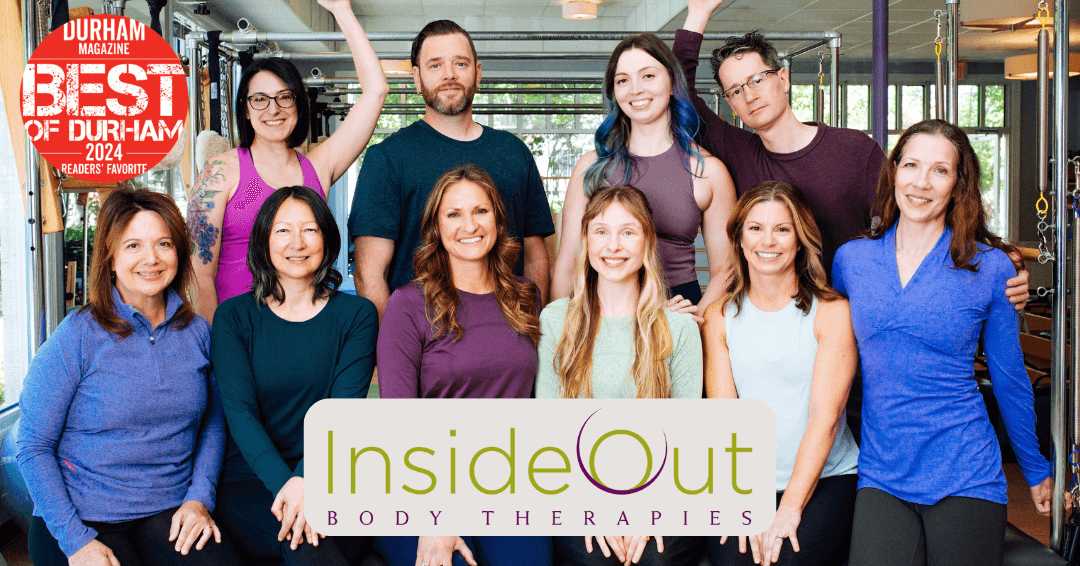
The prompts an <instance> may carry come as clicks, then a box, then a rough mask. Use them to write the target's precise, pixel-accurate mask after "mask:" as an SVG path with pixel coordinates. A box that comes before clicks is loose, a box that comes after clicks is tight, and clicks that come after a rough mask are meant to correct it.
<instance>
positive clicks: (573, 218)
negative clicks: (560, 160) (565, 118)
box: [548, 151, 596, 301]
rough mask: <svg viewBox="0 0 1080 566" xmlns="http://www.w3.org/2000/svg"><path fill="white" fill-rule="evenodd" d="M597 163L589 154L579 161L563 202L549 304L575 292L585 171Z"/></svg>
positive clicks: (583, 202) (585, 202)
mask: <svg viewBox="0 0 1080 566" xmlns="http://www.w3.org/2000/svg"><path fill="white" fill-rule="evenodd" d="M594 162H596V152H595V151H590V152H588V153H586V154H585V155H582V156H581V159H578V162H577V165H574V171H573V173H571V174H570V182H569V183H568V184H567V186H566V198H565V199H564V200H563V209H562V233H561V235H560V236H559V238H560V239H559V252H558V253H557V254H556V256H555V270H554V273H553V274H552V276H551V296H550V297H549V298H548V300H549V301H554V300H556V299H561V298H563V297H568V296H570V291H572V290H573V289H574V263H575V262H576V261H577V254H578V248H579V247H580V246H581V217H582V216H584V215H585V205H586V204H587V203H588V202H589V197H587V196H585V171H586V170H588V168H589V166H590V165H592V164H593V163H594Z"/></svg>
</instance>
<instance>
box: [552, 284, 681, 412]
mask: <svg viewBox="0 0 1080 566" xmlns="http://www.w3.org/2000/svg"><path fill="white" fill-rule="evenodd" d="M568 303H569V299H566V298H563V299H559V300H557V301H555V302H553V303H551V304H550V305H548V306H547V307H545V308H544V310H543V311H542V312H541V313H540V344H539V346H538V347H537V348H538V350H539V357H540V366H539V368H538V369H537V370H536V397H537V398H538V399H554V398H558V397H559V376H558V374H557V373H556V372H555V347H556V346H557V345H558V343H559V338H560V337H561V336H562V331H563V324H564V323H565V322H566V305H567V304H568ZM664 312H665V313H667V319H668V327H669V328H670V329H671V341H672V345H673V347H672V351H671V355H670V356H668V357H667V366H668V373H669V375H670V376H671V397H672V398H675V399H700V398H701V380H702V358H701V333H700V332H699V331H698V325H697V323H696V322H694V319H693V318H691V316H690V315H688V314H684V313H675V312H671V311H670V310H668V309H664ZM592 360H593V367H592V392H593V397H594V398H596V399H633V398H634V394H635V391H636V389H635V385H634V380H633V378H632V377H631V376H630V370H631V369H632V368H633V366H634V317H632V316H627V317H622V318H608V317H604V318H602V319H601V321H600V333H599V335H597V337H596V342H595V343H594V345H593V356H592Z"/></svg>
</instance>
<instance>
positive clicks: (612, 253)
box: [586, 201, 645, 283]
mask: <svg viewBox="0 0 1080 566" xmlns="http://www.w3.org/2000/svg"><path fill="white" fill-rule="evenodd" d="M586 245H587V246H588V254H589V265H591V266H592V268H593V269H594V270H596V273H597V274H598V275H599V276H600V278H601V279H603V280H605V281H609V282H611V283H623V282H626V281H629V280H635V281H636V280H637V276H638V271H639V270H640V269H641V267H642V265H643V264H644V262H645V229H644V227H643V226H642V225H641V222H640V221H639V220H638V219H637V218H635V217H634V215H633V214H631V213H630V211H629V210H627V209H626V207H625V206H623V205H622V203H620V202H619V201H613V202H612V203H611V204H609V205H608V207H607V208H605V209H604V211H603V212H601V213H600V214H599V215H598V216H596V217H595V218H593V219H592V220H590V221H589V224H588V226H587V228H586Z"/></svg>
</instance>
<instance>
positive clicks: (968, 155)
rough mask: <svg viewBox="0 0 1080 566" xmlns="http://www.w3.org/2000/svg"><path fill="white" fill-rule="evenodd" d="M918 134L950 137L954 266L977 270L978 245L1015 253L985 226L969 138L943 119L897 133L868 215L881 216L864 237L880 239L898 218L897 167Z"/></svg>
mask: <svg viewBox="0 0 1080 566" xmlns="http://www.w3.org/2000/svg"><path fill="white" fill-rule="evenodd" d="M918 134H926V135H931V136H941V137H943V138H945V139H946V140H949V142H950V143H952V145H953V149H955V150H956V184H955V185H953V190H952V198H951V199H950V200H949V205H948V208H946V209H945V225H946V226H948V227H949V228H950V229H951V230H952V232H953V235H952V242H950V243H949V255H951V256H952V262H953V267H954V269H966V270H968V271H975V272H977V271H978V270H979V265H978V263H972V260H974V259H975V254H976V253H977V252H978V251H979V244H983V245H986V246H990V247H991V248H997V249H999V250H1002V251H1004V252H1005V253H1007V254H1009V255H1010V256H1012V255H1015V254H1016V248H1014V247H1012V246H1010V245H1009V244H1006V243H1005V242H1003V241H1001V238H999V237H998V236H997V235H996V234H994V233H993V232H991V231H990V229H989V228H987V226H986V208H985V207H984V206H983V202H982V172H981V171H980V169H979V159H978V157H977V156H976V155H975V149H974V148H972V147H971V141H970V140H969V139H968V137H967V134H965V133H964V131H963V130H961V129H960V128H958V127H956V126H954V125H952V124H950V123H948V122H946V121H944V120H923V121H922V122H919V123H918V124H915V125H913V126H911V127H910V128H908V129H907V130H905V131H904V133H903V134H901V135H900V139H899V140H897V141H896V147H894V148H893V150H892V153H890V154H889V160H888V162H886V164H885V166H884V167H882V168H881V176H879V177H878V188H877V197H876V198H875V199H874V206H873V207H872V208H871V214H872V215H873V216H876V217H878V218H881V222H880V223H878V224H877V225H876V226H874V227H872V228H871V229H870V230H869V231H868V232H867V233H866V237H867V238H870V239H871V240H876V239H878V238H881V237H882V236H884V235H885V233H886V232H888V231H889V228H892V226H893V224H895V223H896V221H897V220H898V219H899V218H900V207H899V206H898V205H897V204H896V166H897V165H899V164H900V160H901V159H902V158H903V156H904V147H906V146H907V143H908V142H909V141H911V138H912V137H914V136H916V135H918ZM1020 267H1022V266H1017V268H1018V269H1019V268H1020Z"/></svg>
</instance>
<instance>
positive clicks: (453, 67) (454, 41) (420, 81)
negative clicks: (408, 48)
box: [413, 33, 480, 116]
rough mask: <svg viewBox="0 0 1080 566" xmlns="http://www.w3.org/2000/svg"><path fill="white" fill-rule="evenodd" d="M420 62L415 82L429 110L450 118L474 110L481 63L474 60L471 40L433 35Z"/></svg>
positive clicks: (415, 70) (415, 73)
mask: <svg viewBox="0 0 1080 566" xmlns="http://www.w3.org/2000/svg"><path fill="white" fill-rule="evenodd" d="M417 62H418V63H419V66H416V67H413V80H414V81H415V82H416V87H417V90H418V91H419V93H420V95H421V96H423V97H424V104H426V105H427V106H428V108H431V109H432V110H434V111H436V112H438V113H439V114H444V115H447V116H455V115H457V114H461V113H462V112H464V111H465V110H467V109H469V108H472V100H473V96H474V95H475V94H476V89H477V87H479V86H480V63H478V62H476V60H475V59H474V58H473V53H472V49H471V48H470V47H469V40H468V38H466V37H465V36H463V35H461V34H460V33H452V34H447V35H433V36H430V37H428V38H426V39H425V40H424V44H423V46H421V48H420V54H419V57H418V58H417Z"/></svg>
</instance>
